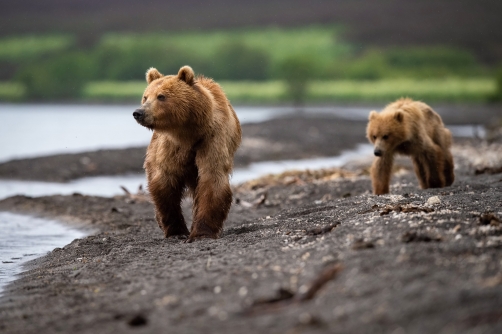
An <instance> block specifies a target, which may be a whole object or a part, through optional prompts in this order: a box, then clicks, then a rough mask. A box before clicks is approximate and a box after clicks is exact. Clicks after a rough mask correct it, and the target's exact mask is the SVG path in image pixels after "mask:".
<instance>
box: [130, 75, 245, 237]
mask: <svg viewBox="0 0 502 334" xmlns="http://www.w3.org/2000/svg"><path fill="white" fill-rule="evenodd" d="M146 81H147V83H148V87H147V88H146V90H145V93H144V94H143V100H142V105H141V108H140V109H137V110H136V111H135V112H134V113H133V116H134V118H135V119H136V121H137V122H138V123H139V124H141V125H143V126H145V127H147V128H149V129H151V130H153V135H152V140H151V142H150V145H149V146H148V149H147V152H146V158H145V164H144V168H145V170H146V176H147V179H148V189H149V191H150V195H151V197H152V200H153V202H154V204H155V217H156V220H157V223H158V224H159V226H160V228H161V229H162V230H163V231H164V234H165V236H166V238H167V237H172V236H188V241H193V240H195V239H199V238H218V237H219V235H220V233H221V231H222V228H223V222H224V220H225V219H226V218H227V214H228V211H229V209H230V205H231V203H232V191H231V189H230V184H229V174H230V173H231V172H232V167H233V156H234V153H235V151H236V150H237V147H238V146H239V145H240V142H241V127H240V124H239V120H238V119H237V116H236V114H235V112H234V110H233V108H232V106H231V105H230V102H229V101H228V99H227V98H226V96H225V94H224V93H223V90H222V89H221V87H220V86H219V85H218V84H217V83H215V82H214V81H213V80H212V79H209V78H205V77H203V76H199V77H197V78H196V77H195V76H194V72H193V70H192V68H190V67H189V66H184V67H182V68H181V69H180V70H179V72H178V74H177V75H167V76H163V75H162V74H160V73H159V71H157V70H156V69H155V68H150V69H149V70H148V71H147V73H146ZM185 190H188V192H189V193H190V194H191V195H192V197H193V200H194V205H193V223H192V227H191V230H190V232H189V231H188V229H187V227H186V224H185V220H184V218H183V215H182V210H181V205H180V203H181V200H182V197H183V195H184V192H185Z"/></svg>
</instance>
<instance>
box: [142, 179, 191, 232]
mask: <svg viewBox="0 0 502 334" xmlns="http://www.w3.org/2000/svg"><path fill="white" fill-rule="evenodd" d="M168 179H169V181H170V182H166V180H157V181H149V182H148V190H149V191H150V195H151V197H152V200H153V203H154V204H155V218H156V220H157V223H158V224H159V227H160V228H161V229H162V230H163V231H164V236H165V237H166V238H169V237H176V236H188V235H189V232H188V229H187V227H186V224H185V219H184V218H183V213H182V210H181V198H182V196H183V188H184V184H183V182H182V181H181V180H180V179H173V178H168Z"/></svg>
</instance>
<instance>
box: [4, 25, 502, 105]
mask: <svg viewBox="0 0 502 334" xmlns="http://www.w3.org/2000/svg"><path fill="white" fill-rule="evenodd" d="M339 32H340V29H339V28H337V27H333V26H309V27H303V28H288V29H286V28H272V27H268V28H260V29H257V28H256V29H251V28H250V29H241V30H231V31H207V32H183V33H157V34H126V33H121V34H118V33H114V34H105V35H103V36H102V37H101V38H99V39H97V40H96V42H95V43H94V44H88V45H86V48H85V49H79V47H78V44H79V43H77V42H76V39H75V38H74V37H73V36H68V35H46V36H26V37H12V38H4V39H0V80H1V81H2V82H4V83H3V84H1V85H0V100H1V101H19V100H61V99H83V100H86V101H91V100H101V101H123V100H128V101H130V100H134V101H135V100H137V99H139V97H140V96H141V92H142V91H143V89H144V87H145V84H144V81H143V80H144V75H145V71H146V70H147V69H148V68H149V67H156V68H157V69H159V70H160V71H161V72H162V73H164V74H173V73H176V72H177V71H178V69H179V68H180V67H181V66H183V65H187V64H188V65H191V66H192V67H193V68H194V70H195V72H196V73H203V74H204V75H206V76H209V77H212V78H214V79H215V80H217V81H218V82H223V86H224V88H225V90H226V91H227V93H228V95H229V96H230V97H231V99H232V101H235V102H243V103H283V102H288V101H293V102H294V103H296V104H301V103H303V102H305V101H309V102H321V101H326V102H331V101H370V100H388V99H393V98H395V97H399V96H404V95H406V96H410V97H416V98H422V99H427V100H443V101H485V100H488V99H493V97H494V96H502V93H500V91H502V88H499V93H495V92H496V84H495V81H494V78H493V75H492V74H491V73H492V72H493V71H491V69H489V68H486V67H485V66H483V65H482V64H480V63H479V62H478V61H477V60H476V59H475V57H474V56H473V55H472V54H471V53H469V52H467V51H465V50H459V49H454V48H448V47H407V48H387V49H376V48H369V49H356V48H355V47H354V46H353V45H351V44H350V43H347V42H344V41H342V40H341V39H340V38H339V35H340V34H339ZM500 77H502V75H499V78H500ZM499 80H502V79H499ZM499 87H502V84H499ZM497 94H499V95H497Z"/></svg>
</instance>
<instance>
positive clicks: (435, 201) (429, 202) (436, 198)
mask: <svg viewBox="0 0 502 334" xmlns="http://www.w3.org/2000/svg"><path fill="white" fill-rule="evenodd" d="M440 203H441V200H440V199H439V196H432V197H429V199H428V200H427V205H435V204H440Z"/></svg>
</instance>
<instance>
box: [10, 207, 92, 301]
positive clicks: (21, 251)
mask: <svg viewBox="0 0 502 334" xmlns="http://www.w3.org/2000/svg"><path fill="white" fill-rule="evenodd" d="M0 230H1V231H2V233H0V294H1V293H2V290H3V288H4V287H5V285H6V284H7V283H9V282H10V281H13V280H14V279H15V278H16V275H17V274H19V273H20V272H21V271H22V265H23V264H24V263H26V262H27V261H29V260H33V259H35V258H37V257H39V256H42V255H45V254H46V253H47V252H50V251H51V250H53V249H54V248H55V247H58V246H59V247H62V246H64V245H67V244H69V243H70V242H72V241H73V240H74V239H76V238H82V237H84V236H85V235H86V233H84V232H83V231H79V230H77V229H74V228H71V227H68V226H65V225H62V224H60V223H58V222H56V221H53V220H48V219H42V218H36V217H31V216H24V215H17V214H13V213H9V212H0Z"/></svg>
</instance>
